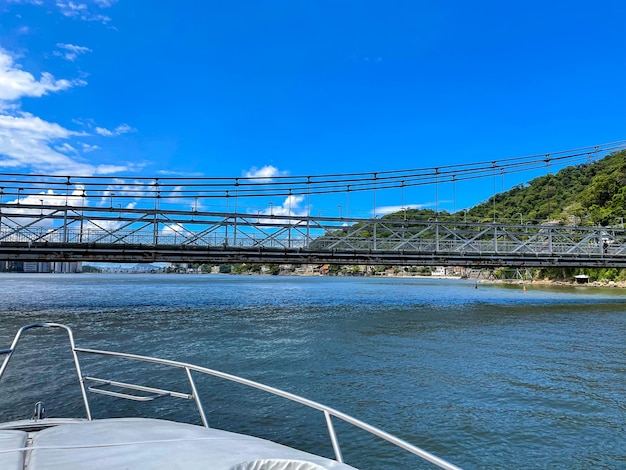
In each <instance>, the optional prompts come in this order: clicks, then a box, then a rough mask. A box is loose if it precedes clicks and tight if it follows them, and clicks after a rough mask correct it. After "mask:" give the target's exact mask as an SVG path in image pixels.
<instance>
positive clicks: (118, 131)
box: [95, 124, 137, 137]
mask: <svg viewBox="0 0 626 470" xmlns="http://www.w3.org/2000/svg"><path fill="white" fill-rule="evenodd" d="M95 130H96V132H97V133H98V134H100V135H102V136H104V137H113V136H115V135H122V134H128V133H129V132H137V129H135V128H133V127H130V126H129V125H128V124H120V125H119V126H117V127H116V128H115V129H113V130H112V131H111V130H109V129H107V128H105V127H96V129H95Z"/></svg>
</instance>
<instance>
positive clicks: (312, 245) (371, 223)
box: [0, 204, 626, 268]
mask: <svg viewBox="0 0 626 470" xmlns="http://www.w3.org/2000/svg"><path fill="white" fill-rule="evenodd" d="M0 259H2V260H17V261H34V260H42V261H43V260H46V261H100V262H187V263H215V264H220V263H235V262H246V263H313V264H322V263H323V264H326V263H339V264H370V265H374V264H386V265H412V266H445V265H448V266H468V267H471V266H475V267H500V266H503V267H504V266H511V267H598V268H600V267H602V268H605V267H619V268H622V267H626V234H625V231H624V229H623V228H622V227H612V228H607V227H574V226H556V225H521V224H519V225H516V224H498V223H483V224H479V223H464V222H459V221H445V220H441V221H432V220H431V221H415V220H392V219H387V218H382V219H380V218H375V219H358V218H343V217H340V218H336V217H334V218H333V217H321V216H317V217H308V216H298V217H296V216H273V215H267V214H265V215H264V214H243V213H228V212H203V211H195V210H193V211H191V210H159V209H156V208H155V209H149V210H146V209H140V208H112V207H108V208H106V207H104V208H102V207H101V208H97V207H91V206H90V207H87V206H84V207H76V206H67V205H66V206H58V205H56V206H45V205H41V206H39V205H27V204H0Z"/></svg>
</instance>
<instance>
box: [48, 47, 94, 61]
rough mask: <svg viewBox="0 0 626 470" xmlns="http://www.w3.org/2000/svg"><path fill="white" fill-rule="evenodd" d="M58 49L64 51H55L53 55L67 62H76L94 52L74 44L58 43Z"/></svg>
mask: <svg viewBox="0 0 626 470" xmlns="http://www.w3.org/2000/svg"><path fill="white" fill-rule="evenodd" d="M57 47H58V48H59V49H62V50H61V51H54V52H53V54H54V55H56V56H59V57H63V58H64V59H65V60H69V61H70V62H74V61H75V60H76V58H77V57H78V56H79V55H81V54H85V53H87V52H92V51H91V49H89V48H88V47H85V46H76V45H74V44H63V43H57Z"/></svg>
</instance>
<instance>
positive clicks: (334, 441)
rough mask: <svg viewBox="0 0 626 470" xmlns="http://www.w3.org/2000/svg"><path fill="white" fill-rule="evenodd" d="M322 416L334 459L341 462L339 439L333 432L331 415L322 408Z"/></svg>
mask: <svg viewBox="0 0 626 470" xmlns="http://www.w3.org/2000/svg"><path fill="white" fill-rule="evenodd" d="M324 418H326V426H327V427H328V434H329V435H330V442H331V443H332V445H333V451H334V452H335V460H336V461H337V462H339V463H343V455H342V454H341V448H340V447H339V440H338V439H337V434H336V433H335V427H334V426H333V421H332V419H331V415H330V413H329V412H328V411H327V410H324Z"/></svg>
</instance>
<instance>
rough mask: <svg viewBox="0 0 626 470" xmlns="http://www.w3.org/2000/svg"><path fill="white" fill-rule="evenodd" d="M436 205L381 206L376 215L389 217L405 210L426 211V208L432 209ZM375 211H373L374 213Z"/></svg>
mask: <svg viewBox="0 0 626 470" xmlns="http://www.w3.org/2000/svg"><path fill="white" fill-rule="evenodd" d="M433 205H434V204H432V203H428V204H407V205H405V206H381V207H377V208H376V215H387V214H393V213H394V212H399V211H401V210H404V209H424V208H426V207H432V206H433ZM373 212H374V211H372V213H373Z"/></svg>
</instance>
